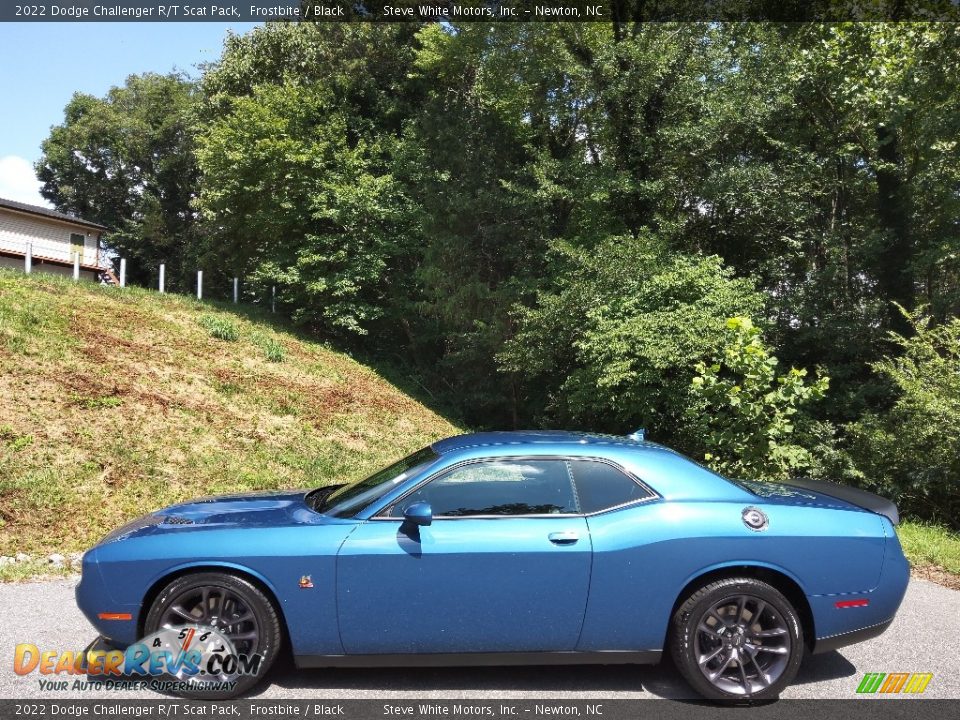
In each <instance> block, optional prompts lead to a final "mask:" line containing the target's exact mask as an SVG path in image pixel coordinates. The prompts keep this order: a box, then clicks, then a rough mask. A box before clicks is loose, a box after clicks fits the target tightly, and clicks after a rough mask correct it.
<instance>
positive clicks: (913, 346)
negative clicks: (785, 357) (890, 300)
mask: <svg viewBox="0 0 960 720" xmlns="http://www.w3.org/2000/svg"><path fill="white" fill-rule="evenodd" d="M905 315H907V314H906V313H905ZM907 317H908V318H909V320H910V322H911V324H912V326H913V329H914V334H913V336H912V337H909V338H907V337H903V336H901V335H897V334H891V338H892V340H893V341H894V342H895V343H896V344H897V345H898V346H899V347H900V348H901V349H902V351H903V353H902V355H901V356H900V357H896V358H891V357H886V358H884V359H883V360H882V361H880V362H878V363H875V364H874V365H873V369H874V371H875V372H877V373H878V374H880V375H881V376H883V377H884V378H886V379H887V380H889V381H890V382H892V383H893V385H894V387H895V388H896V389H897V390H898V391H899V396H898V398H897V400H896V401H895V402H894V405H893V407H892V408H891V409H890V410H889V411H888V412H886V413H882V414H881V413H869V414H867V415H865V416H864V417H863V418H861V420H859V421H858V422H856V423H853V424H851V425H850V426H848V430H849V435H850V441H851V449H850V453H851V456H852V458H853V461H854V463H855V464H856V467H857V470H858V471H859V473H860V478H861V479H860V482H861V484H862V485H864V486H865V487H867V488H869V489H871V490H874V491H875V492H878V493H880V494H882V495H886V496H888V497H891V498H892V499H894V500H896V502H897V504H898V505H899V506H900V509H901V510H902V511H904V512H906V513H909V514H911V515H915V516H917V517H921V518H925V519H930V520H935V521H938V522H945V523H947V524H949V525H951V526H952V527H954V528H958V527H960V493H958V487H960V450H958V448H960V320H958V319H956V318H954V319H952V320H951V321H950V322H949V323H946V324H943V325H933V323H932V322H931V320H930V318H928V317H923V316H922V315H921V314H914V315H907Z"/></svg>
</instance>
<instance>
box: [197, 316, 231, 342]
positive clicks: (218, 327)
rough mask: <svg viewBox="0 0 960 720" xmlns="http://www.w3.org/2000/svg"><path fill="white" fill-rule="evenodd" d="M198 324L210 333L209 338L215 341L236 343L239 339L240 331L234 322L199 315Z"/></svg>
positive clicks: (222, 318) (218, 317)
mask: <svg viewBox="0 0 960 720" xmlns="http://www.w3.org/2000/svg"><path fill="white" fill-rule="evenodd" d="M200 324H201V325H203V327H204V328H206V330H207V332H208V333H210V337H212V338H216V339H217V340H226V341H227V342H236V341H237V340H238V339H239V337H240V331H239V330H237V326H236V325H235V324H234V322H233V321H232V320H230V319H228V318H224V317H220V316H219V315H201V316H200Z"/></svg>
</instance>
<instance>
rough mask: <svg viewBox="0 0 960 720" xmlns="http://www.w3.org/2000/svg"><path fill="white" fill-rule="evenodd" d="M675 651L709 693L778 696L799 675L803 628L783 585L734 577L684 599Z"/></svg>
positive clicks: (681, 666)
mask: <svg viewBox="0 0 960 720" xmlns="http://www.w3.org/2000/svg"><path fill="white" fill-rule="evenodd" d="M670 652H671V655H672V656H673V661H674V663H675V664H676V666H677V669H678V670H680V673H681V674H682V675H683V677H684V679H686V681H687V682H688V683H689V684H690V686H691V687H692V688H693V689H694V690H696V691H697V693H699V694H700V695H702V696H703V697H705V698H708V699H710V700H722V701H754V700H773V699H776V698H777V697H778V696H779V695H780V693H781V692H782V691H783V689H784V688H785V687H786V686H787V685H789V684H790V682H791V681H792V680H793V678H794V677H795V676H796V674H797V670H798V669H799V667H800V661H801V660H802V659H803V630H802V627H801V624H800V618H799V616H798V614H797V611H796V609H795V608H794V607H793V606H792V605H791V604H790V601H789V600H787V598H786V597H784V595H783V593H781V592H780V591H779V590H777V589H776V588H774V587H773V586H771V585H768V584H767V583H765V582H761V581H759V580H754V579H753V578H746V577H740V578H729V579H725V580H718V581H716V582H712V583H710V584H709V585H706V586H704V587H702V588H700V589H699V590H697V591H696V592H694V593H693V594H692V595H690V596H689V597H687V598H686V599H685V600H684V601H683V603H682V604H681V605H680V607H679V609H678V610H677V611H676V613H674V615H673V619H672V622H671V627H670Z"/></svg>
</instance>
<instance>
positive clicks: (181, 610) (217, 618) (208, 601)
mask: <svg viewBox="0 0 960 720" xmlns="http://www.w3.org/2000/svg"><path fill="white" fill-rule="evenodd" d="M185 627H186V628H192V627H198V628H201V630H200V631H199V632H201V633H202V629H212V630H213V631H215V632H214V633H210V634H211V635H216V636H221V637H223V638H225V639H226V640H227V641H229V644H230V646H231V647H232V649H233V651H234V653H235V655H236V657H237V658H242V662H240V663H237V662H236V658H234V659H231V660H226V658H223V660H225V662H221V658H220V657H218V658H217V661H218V662H217V664H216V668H217V670H218V671H219V670H223V669H224V668H228V669H229V670H230V672H229V673H227V672H224V673H223V674H222V675H221V676H212V675H211V674H209V673H207V672H206V671H204V672H203V673H201V674H198V675H194V676H192V677H191V678H189V680H190V681H191V682H184V683H180V684H178V685H177V687H178V688H179V689H178V690H176V694H178V695H182V696H184V697H191V698H199V699H205V700H221V699H229V698H232V697H236V696H237V695H239V694H241V693H243V692H245V691H247V690H249V689H250V688H252V687H253V686H254V685H256V684H257V683H258V682H259V681H260V680H261V679H262V678H263V677H264V675H266V674H267V671H268V670H269V669H270V666H271V665H273V662H274V660H276V658H277V655H278V653H279V651H280V643H281V641H282V638H283V633H282V630H281V626H280V618H279V617H278V615H277V611H276V609H275V608H274V606H273V603H272V602H271V601H270V599H269V598H268V597H267V596H266V595H265V594H264V593H263V591H262V590H260V588H258V587H257V586H256V585H254V584H253V583H251V582H250V581H248V580H246V579H245V578H241V577H238V576H236V575H230V574H227V573H208V572H204V573H196V574H192V575H184V576H182V577H179V578H177V579H175V580H173V581H172V582H171V583H170V584H169V585H167V586H166V587H165V588H163V590H161V591H160V594H159V595H158V596H157V598H156V600H154V602H153V604H152V605H151V606H150V610H149V612H148V613H147V618H146V621H145V623H144V630H145V634H146V635H147V636H151V635H152V634H154V633H161V634H163V633H164V632H165V631H168V632H173V633H174V634H173V637H175V638H179V637H181V636H184V635H185V634H184V633H183V632H181V633H180V634H179V635H178V634H177V633H176V630H177V629H179V628H185ZM194 637H195V634H194V633H190V634H189V638H194ZM198 637H199V638H203V637H204V635H203V634H200V635H199V636H198ZM175 642H176V640H175ZM185 642H190V640H189V639H187V640H185ZM224 644H226V643H224ZM195 647H196V646H195ZM251 659H255V661H254V662H252V663H251ZM226 663H232V664H230V665H226ZM244 663H247V664H246V666H245V667H244V666H243V664H244ZM181 679H182V678H181ZM215 680H222V681H224V682H221V683H210V684H208V682H209V681H215ZM198 681H199V682H198ZM215 685H219V686H220V687H219V688H218V689H216V690H211V689H207V688H209V687H213V686H215ZM227 685H229V687H228V688H227V687H226V686H227ZM225 688H226V689H225Z"/></svg>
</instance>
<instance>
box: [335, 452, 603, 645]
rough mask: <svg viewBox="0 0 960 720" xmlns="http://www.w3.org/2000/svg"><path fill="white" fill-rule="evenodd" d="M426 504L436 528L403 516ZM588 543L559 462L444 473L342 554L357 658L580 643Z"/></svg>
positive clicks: (350, 639)
mask: <svg viewBox="0 0 960 720" xmlns="http://www.w3.org/2000/svg"><path fill="white" fill-rule="evenodd" d="M417 502H427V503H429V504H430V505H431V507H432V510H433V521H432V523H431V524H430V525H429V526H423V527H420V526H416V525H412V524H411V523H409V522H405V521H404V520H403V512H404V510H405V509H406V508H407V507H409V506H410V505H412V504H413V503H417ZM590 564H591V546H590V536H589V532H588V529H587V523H586V521H585V519H584V518H583V516H582V515H580V514H579V512H578V508H577V504H576V496H575V493H574V490H573V485H572V479H571V475H570V472H569V468H568V465H567V463H566V462H564V461H563V460H562V459H537V458H533V459H523V458H499V459H489V460H481V461H475V462H468V463H465V464H463V465H459V466H456V467H454V468H452V469H449V470H446V471H442V472H441V473H439V474H438V475H437V476H434V477H433V478H431V479H429V480H428V481H427V482H426V483H424V484H421V485H420V486H419V487H418V488H417V489H415V490H414V491H413V492H411V493H410V494H408V495H406V496H405V497H403V498H402V499H401V500H399V501H398V502H396V503H394V504H393V505H392V506H391V507H389V508H386V509H385V510H384V511H383V512H381V513H380V516H379V517H376V518H374V519H371V520H369V521H368V522H366V523H364V524H362V525H361V526H360V527H358V528H357V529H356V530H354V532H353V533H351V535H350V536H349V537H348V538H347V540H346V541H345V542H344V544H343V546H342V547H341V549H340V553H339V555H338V559H337V602H338V617H339V624H340V636H341V639H342V641H343V646H344V649H345V650H346V652H347V653H350V654H354V653H357V654H385V653H469V652H474V653H476V652H538V651H563V650H573V649H574V648H575V647H576V644H577V639H578V637H579V635H580V629H581V626H582V624H583V615H584V610H585V607H586V602H587V592H588V588H589V582H590Z"/></svg>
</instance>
